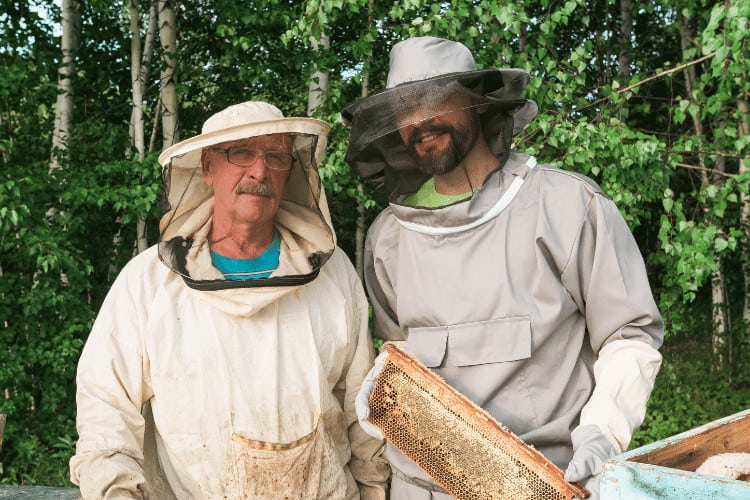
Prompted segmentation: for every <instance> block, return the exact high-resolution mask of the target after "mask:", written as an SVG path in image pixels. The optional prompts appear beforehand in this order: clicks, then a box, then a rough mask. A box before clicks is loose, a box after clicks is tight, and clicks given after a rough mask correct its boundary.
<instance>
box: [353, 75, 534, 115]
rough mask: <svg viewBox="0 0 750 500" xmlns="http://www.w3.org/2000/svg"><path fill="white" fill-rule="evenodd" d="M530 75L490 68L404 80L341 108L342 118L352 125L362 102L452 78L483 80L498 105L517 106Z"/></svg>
mask: <svg viewBox="0 0 750 500" xmlns="http://www.w3.org/2000/svg"><path fill="white" fill-rule="evenodd" d="M529 80H530V77H529V74H528V73H527V72H526V71H524V70H522V69H517V68H487V69H478V70H475V71H465V72H461V73H446V74H444V75H439V76H435V77H432V78H426V79H424V80H416V81H413V82H405V83H401V84H399V85H396V86H395V87H391V88H388V89H385V90H381V91H380V92H376V93H374V94H370V95H369V96H367V97H365V98H363V99H360V100H359V101H356V102H354V103H351V104H349V105H348V106H346V107H345V108H344V109H343V110H342V111H341V120H342V122H343V123H344V124H345V125H347V126H348V125H350V124H351V122H352V119H353V117H354V114H355V113H356V112H357V110H358V108H359V107H360V106H362V105H363V103H364V106H365V107H369V106H368V105H375V106H377V104H376V103H378V102H381V101H387V100H388V99H390V97H389V96H391V95H392V94H394V93H402V92H404V91H408V90H409V89H410V88H416V87H420V86H424V85H429V84H434V85H440V86H442V85H444V84H445V83H446V82H449V81H456V82H458V83H460V84H461V85H463V86H464V87H468V88H472V87H474V86H476V85H478V84H479V83H480V82H481V83H482V94H484V95H492V97H493V100H494V102H495V104H502V102H503V101H508V107H515V106H518V104H517V102H518V100H519V99H521V94H522V92H523V90H524V88H526V85H527V84H528V83H529Z"/></svg>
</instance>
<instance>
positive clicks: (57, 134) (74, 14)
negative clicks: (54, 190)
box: [49, 0, 81, 175]
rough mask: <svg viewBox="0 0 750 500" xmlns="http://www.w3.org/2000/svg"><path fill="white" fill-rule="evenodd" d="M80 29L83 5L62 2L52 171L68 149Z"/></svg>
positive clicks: (71, 0)
mask: <svg viewBox="0 0 750 500" xmlns="http://www.w3.org/2000/svg"><path fill="white" fill-rule="evenodd" d="M80 31H81V5H80V4H79V3H78V1H77V0H63V2H62V40H61V44H60V45H61V49H62V64H61V65H60V67H59V68H58V70H57V102H56V104H55V129H54V131H53V132H52V156H51V158H50V164H49V173H50V175H54V172H55V171H56V170H58V169H59V168H60V156H61V153H62V152H63V151H66V150H67V149H68V137H69V136H70V128H71V125H72V123H73V82H72V77H73V73H75V68H76V55H77V53H78V38H79V35H80Z"/></svg>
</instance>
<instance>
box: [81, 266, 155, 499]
mask: <svg viewBox="0 0 750 500" xmlns="http://www.w3.org/2000/svg"><path fill="white" fill-rule="evenodd" d="M128 285H129V283H128V276H127V274H126V273H123V274H121V276H120V277H118V279H117V280H116V282H115V284H114V285H113V287H112V289H111V291H110V292H109V294H108V296H107V298H106V299H105V301H104V304H103V306H102V308H101V310H100V312H99V315H98V317H97V319H96V322H95V323H94V327H93V329H92V331H91V334H90V335H89V338H88V340H87V342H86V345H85V347H84V349H83V353H82V355H81V358H80V360H79V364H78V372H77V378H76V382H77V392H76V404H77V409H78V413H77V417H76V420H77V422H76V423H77V428H78V434H79V439H78V443H77V446H76V454H75V456H73V457H72V458H71V460H70V474H71V480H72V481H73V482H74V483H76V484H78V485H79V486H80V489H81V493H82V495H83V497H84V498H87V499H88V498H115V497H116V498H123V497H126V498H146V497H147V496H148V485H147V484H146V478H145V475H144V472H143V433H144V419H143V417H142V415H141V407H142V405H143V403H144V401H146V400H148V398H149V397H151V394H150V391H151V389H150V387H149V386H148V384H147V383H145V382H144V381H145V380H147V373H145V372H146V370H147V365H148V363H147V360H146V359H145V357H144V353H143V347H142V343H141V335H140V330H141V329H142V320H143V314H142V311H141V309H142V307H139V306H138V305H137V304H136V302H135V300H134V298H133V297H134V295H133V292H132V291H131V290H129V286H128Z"/></svg>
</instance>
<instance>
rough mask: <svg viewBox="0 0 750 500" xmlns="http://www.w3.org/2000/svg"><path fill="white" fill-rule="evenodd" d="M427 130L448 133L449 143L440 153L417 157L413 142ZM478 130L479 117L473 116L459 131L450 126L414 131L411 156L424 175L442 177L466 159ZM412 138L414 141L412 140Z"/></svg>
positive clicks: (426, 127)
mask: <svg viewBox="0 0 750 500" xmlns="http://www.w3.org/2000/svg"><path fill="white" fill-rule="evenodd" d="M425 130H428V131H430V132H434V133H444V132H448V133H449V134H450V141H449V143H448V145H447V146H446V147H445V149H443V150H440V151H428V152H426V153H425V154H424V156H419V155H418V154H417V152H416V150H415V149H414V140H415V139H416V138H417V137H419V135H420V134H421V133H422V132H424V131H425ZM479 130H480V123H479V117H478V116H476V115H474V116H472V117H471V119H470V120H469V123H467V126H466V127H464V128H463V129H461V130H459V129H456V128H455V127H451V126H438V127H431V126H429V125H426V126H425V127H421V128H418V129H415V130H414V131H413V132H412V134H411V138H410V141H409V144H410V146H411V152H412V155H414V158H415V159H416V161H417V167H419V170H420V171H421V172H423V173H425V174H430V175H442V174H447V173H448V172H450V171H452V170H454V169H455V168H456V167H458V165H459V164H460V163H461V162H462V161H463V160H464V158H466V156H467V155H468V154H469V152H470V151H471V149H472V148H473V147H474V143H475V142H476V140H477V137H478V135H479ZM412 138H414V139H412Z"/></svg>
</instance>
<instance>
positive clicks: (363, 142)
mask: <svg viewBox="0 0 750 500" xmlns="http://www.w3.org/2000/svg"><path fill="white" fill-rule="evenodd" d="M528 81H529V75H528V74H527V73H526V72H525V71H523V70H520V69H487V70H477V71H472V72H467V73H454V74H448V75H442V76H440V77H436V78H431V79H427V80H421V81H416V82H409V83H404V84H401V85H398V86H396V87H393V88H391V89H388V90H384V91H382V92H379V93H377V94H372V95H371V96H368V97H366V98H364V99H362V100H360V101H358V102H356V103H354V104H351V105H349V106H347V107H346V108H345V109H344V110H343V111H342V113H341V116H342V120H343V121H344V122H345V123H347V124H348V125H350V128H351V137H350V140H349V146H348V149H347V152H346V160H347V162H348V163H349V164H350V165H351V166H352V168H353V169H354V170H355V172H357V174H358V175H360V176H361V177H363V178H372V177H374V176H378V175H380V174H382V173H383V172H385V174H386V176H391V177H395V178H397V183H399V184H400V185H401V187H405V186H404V185H403V184H410V185H411V184H414V185H416V186H418V185H419V184H421V182H422V181H424V179H425V174H422V173H421V172H419V169H418V167H417V164H416V159H415V157H414V155H413V153H412V152H411V150H410V148H408V147H407V146H406V145H405V143H404V139H402V137H401V134H400V133H399V130H400V129H402V128H404V127H408V126H412V125H417V124H419V123H421V122H427V121H429V120H431V119H434V118H439V117H441V116H445V115H448V114H451V113H455V112H456V111H460V110H469V111H471V112H473V113H477V114H478V116H479V119H480V122H481V126H482V133H483V135H484V137H485V139H486V140H487V143H488V145H489V146H490V148H491V149H492V150H493V152H494V153H495V154H497V155H500V154H502V153H504V152H507V151H508V150H509V149H510V145H511V141H512V137H513V135H514V134H515V133H517V132H518V131H519V130H520V129H521V128H523V126H525V125H526V124H527V123H528V122H529V121H531V119H533V117H534V116H535V115H536V104H535V103H534V102H533V101H529V100H527V99H522V98H520V95H521V92H522V90H523V88H524V87H525V86H526V84H527V83H528Z"/></svg>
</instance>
